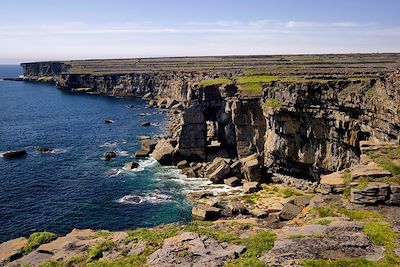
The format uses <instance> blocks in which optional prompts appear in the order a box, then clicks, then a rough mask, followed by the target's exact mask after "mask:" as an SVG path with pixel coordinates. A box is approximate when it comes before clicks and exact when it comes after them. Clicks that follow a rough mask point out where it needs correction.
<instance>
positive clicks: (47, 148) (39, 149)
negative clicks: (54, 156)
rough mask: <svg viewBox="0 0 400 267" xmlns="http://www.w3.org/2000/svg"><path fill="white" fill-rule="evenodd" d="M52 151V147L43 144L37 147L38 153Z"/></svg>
mask: <svg viewBox="0 0 400 267" xmlns="http://www.w3.org/2000/svg"><path fill="white" fill-rule="evenodd" d="M53 151H54V148H50V147H44V146H41V147H38V149H37V152H39V153H49V152H53Z"/></svg>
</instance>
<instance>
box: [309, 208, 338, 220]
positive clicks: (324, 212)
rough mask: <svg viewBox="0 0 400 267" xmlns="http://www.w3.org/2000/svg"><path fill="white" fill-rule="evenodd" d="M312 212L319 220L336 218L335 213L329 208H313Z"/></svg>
mask: <svg viewBox="0 0 400 267" xmlns="http://www.w3.org/2000/svg"><path fill="white" fill-rule="evenodd" d="M313 210H314V211H316V212H317V214H318V217H320V218H325V217H335V216H336V213H335V211H334V210H333V209H332V208H330V207H314V208H313Z"/></svg>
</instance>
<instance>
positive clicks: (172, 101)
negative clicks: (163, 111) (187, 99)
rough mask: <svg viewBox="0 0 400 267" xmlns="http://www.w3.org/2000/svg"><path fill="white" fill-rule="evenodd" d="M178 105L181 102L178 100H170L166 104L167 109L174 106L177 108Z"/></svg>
mask: <svg viewBox="0 0 400 267" xmlns="http://www.w3.org/2000/svg"><path fill="white" fill-rule="evenodd" d="M177 104H179V101H178V100H176V99H169V100H168V101H167V103H166V104H165V108H167V109H169V108H171V107H173V106H175V105H177Z"/></svg>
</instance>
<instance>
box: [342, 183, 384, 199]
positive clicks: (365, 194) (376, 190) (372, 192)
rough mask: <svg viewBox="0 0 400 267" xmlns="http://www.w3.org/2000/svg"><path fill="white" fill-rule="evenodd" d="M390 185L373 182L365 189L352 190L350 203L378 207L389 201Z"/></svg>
mask: <svg viewBox="0 0 400 267" xmlns="http://www.w3.org/2000/svg"><path fill="white" fill-rule="evenodd" d="M389 193H390V187H389V185H388V184H385V183H379V182H371V183H368V185H367V186H366V187H365V188H352V189H351V193H350V202H352V203H355V204H365V205H376V204H379V203H384V202H385V201H386V200H388V199H389Z"/></svg>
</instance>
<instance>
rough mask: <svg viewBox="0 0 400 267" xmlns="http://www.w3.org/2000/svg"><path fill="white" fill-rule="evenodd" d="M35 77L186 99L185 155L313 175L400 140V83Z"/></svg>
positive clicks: (200, 76) (174, 75)
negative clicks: (255, 93) (246, 85)
mask: <svg viewBox="0 0 400 267" xmlns="http://www.w3.org/2000/svg"><path fill="white" fill-rule="evenodd" d="M23 67H24V74H25V75H26V76H28V77H29V76H30V77H40V76H47V75H50V76H53V77H54V79H55V80H56V83H57V85H58V87H59V88H61V89H63V90H66V91H70V92H76V91H80V92H87V93H95V94H106V95H115V96H143V95H145V94H146V93H149V92H150V93H152V95H153V97H154V98H156V99H164V98H169V99H176V100H179V101H181V102H182V103H183V104H184V112H182V115H180V119H179V121H180V123H179V125H178V127H175V128H176V130H175V131H176V132H175V133H173V135H174V136H177V143H178V148H177V153H178V154H179V155H180V156H181V157H183V158H188V157H189V158H191V159H193V160H199V161H209V160H212V159H213V158H215V157H217V156H222V157H230V158H239V159H244V158H245V157H247V156H250V155H253V156H254V155H255V156H256V158H257V159H258V161H259V164H260V165H261V166H263V168H264V170H265V171H266V172H269V173H283V174H290V175H294V176H298V177H301V178H306V179H318V178H319V175H321V174H324V173H328V172H334V171H337V170H341V169H343V168H346V167H349V166H350V165H352V164H354V163H356V162H358V161H359V155H360V148H359V142H360V141H363V140H370V141H390V142H399V134H400V118H399V108H398V103H399V101H400V94H399V91H398V90H400V81H399V79H398V78H396V77H392V78H381V79H370V80H365V81H329V82H327V81H325V82H324V81H314V82H291V83H289V82H286V83H285V82H275V83H273V84H272V85H271V84H270V85H269V86H268V87H266V86H264V87H265V88H264V94H263V97H246V96H245V95H243V94H242V93H241V92H240V90H239V88H238V86H236V84H231V85H210V86H205V85H201V83H200V85H199V82H201V81H203V80H206V79H210V78H214V77H218V76H219V75H225V76H226V75H229V74H228V73H214V74H209V73H201V72H184V71H170V72H147V73H128V74H96V75H92V74H68V73H65V71H66V70H67V69H68V65H66V64H63V63H62V64H60V63H56V62H52V63H45V64H39V65H38V64H37V63H32V64H23Z"/></svg>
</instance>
